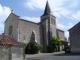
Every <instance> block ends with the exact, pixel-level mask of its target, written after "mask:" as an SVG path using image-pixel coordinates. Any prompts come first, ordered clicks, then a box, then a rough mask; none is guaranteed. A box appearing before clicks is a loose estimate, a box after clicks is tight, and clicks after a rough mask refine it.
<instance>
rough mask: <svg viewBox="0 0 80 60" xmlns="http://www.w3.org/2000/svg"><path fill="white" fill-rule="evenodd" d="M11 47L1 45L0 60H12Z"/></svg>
mask: <svg viewBox="0 0 80 60" xmlns="http://www.w3.org/2000/svg"><path fill="white" fill-rule="evenodd" d="M10 56H11V53H10V46H3V45H0V60H11V57H10Z"/></svg>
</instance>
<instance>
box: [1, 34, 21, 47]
mask: <svg viewBox="0 0 80 60" xmlns="http://www.w3.org/2000/svg"><path fill="white" fill-rule="evenodd" d="M0 45H11V46H22V45H21V44H20V43H19V42H17V41H16V40H15V39H13V38H12V37H11V36H9V35H4V34H2V35H0Z"/></svg>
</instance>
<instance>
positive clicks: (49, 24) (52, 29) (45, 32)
mask: <svg viewBox="0 0 80 60" xmlns="http://www.w3.org/2000/svg"><path fill="white" fill-rule="evenodd" d="M54 36H55V37H56V17H55V16H54V15H53V14H52V12H51V9H50V7H49V3H48V1H47V3H46V7H45V10H44V14H43V15H42V16H41V38H42V42H43V43H42V45H43V51H44V52H47V46H48V45H50V42H51V39H52V37H54Z"/></svg>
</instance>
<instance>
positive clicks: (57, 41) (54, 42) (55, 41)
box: [51, 37, 61, 52]
mask: <svg viewBox="0 0 80 60" xmlns="http://www.w3.org/2000/svg"><path fill="white" fill-rule="evenodd" d="M51 44H52V46H53V49H54V51H56V52H57V51H59V50H60V48H59V45H61V40H60V39H59V38H57V37H52V40H51Z"/></svg>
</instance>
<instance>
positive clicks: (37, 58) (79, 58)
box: [25, 52, 80, 60]
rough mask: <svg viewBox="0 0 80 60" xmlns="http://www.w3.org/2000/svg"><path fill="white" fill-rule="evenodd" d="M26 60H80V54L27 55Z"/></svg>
mask: <svg viewBox="0 0 80 60" xmlns="http://www.w3.org/2000/svg"><path fill="white" fill-rule="evenodd" d="M25 58H26V60H80V54H71V53H70V54H65V53H64V52H59V53H49V54H48V53H44V54H36V55H26V57H25Z"/></svg>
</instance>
